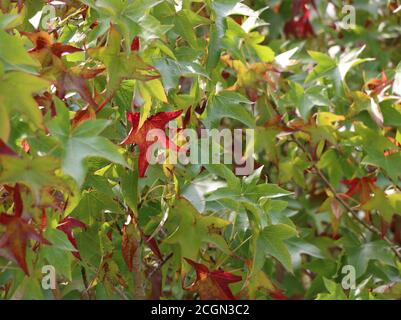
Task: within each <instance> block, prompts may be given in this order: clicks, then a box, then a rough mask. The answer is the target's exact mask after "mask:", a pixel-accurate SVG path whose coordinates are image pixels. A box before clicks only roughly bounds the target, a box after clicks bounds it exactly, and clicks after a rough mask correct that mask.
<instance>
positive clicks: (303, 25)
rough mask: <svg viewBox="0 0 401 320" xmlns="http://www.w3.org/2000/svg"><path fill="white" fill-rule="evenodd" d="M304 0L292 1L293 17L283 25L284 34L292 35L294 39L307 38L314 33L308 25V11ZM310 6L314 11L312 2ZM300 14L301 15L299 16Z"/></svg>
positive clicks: (309, 24)
mask: <svg viewBox="0 0 401 320" xmlns="http://www.w3.org/2000/svg"><path fill="white" fill-rule="evenodd" d="M306 2H308V1H306V0H302V1H294V2H293V7H292V11H293V15H292V18H291V20H289V21H287V23H286V24H285V25H284V33H285V34H286V35H287V36H289V35H293V36H294V37H295V38H301V39H303V38H307V37H308V36H314V35H315V32H314V31H313V27H312V25H311V23H310V15H311V13H310V10H309V9H308V6H307V4H306ZM311 3H312V5H313V6H314V7H315V9H316V5H315V3H314V1H313V0H312V1H311ZM301 12H302V14H301V15H299V14H300V13H301Z"/></svg>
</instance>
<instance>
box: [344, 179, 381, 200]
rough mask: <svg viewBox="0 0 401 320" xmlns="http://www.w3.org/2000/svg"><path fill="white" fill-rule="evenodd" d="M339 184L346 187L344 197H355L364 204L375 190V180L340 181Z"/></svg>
mask: <svg viewBox="0 0 401 320" xmlns="http://www.w3.org/2000/svg"><path fill="white" fill-rule="evenodd" d="M341 183H342V184H344V185H346V186H348V190H347V192H346V193H345V194H346V196H348V197H352V196H354V195H356V196H357V197H358V198H359V201H360V202H361V203H362V204H364V203H365V202H367V201H368V200H369V199H370V197H371V194H372V192H373V190H374V189H375V183H376V178H370V177H363V178H353V179H351V180H342V181H341Z"/></svg>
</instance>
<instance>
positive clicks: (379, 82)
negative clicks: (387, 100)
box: [365, 70, 393, 96]
mask: <svg viewBox="0 0 401 320" xmlns="http://www.w3.org/2000/svg"><path fill="white" fill-rule="evenodd" d="M392 83H393V81H392V80H388V78H387V75H386V73H385V72H384V70H383V71H382V74H381V77H380V78H372V79H370V80H369V81H368V82H367V83H366V84H365V88H366V89H368V90H370V91H371V92H369V94H370V95H371V96H376V95H378V94H380V92H382V90H383V89H385V88H386V87H387V86H388V87H390V85H391V84H392Z"/></svg>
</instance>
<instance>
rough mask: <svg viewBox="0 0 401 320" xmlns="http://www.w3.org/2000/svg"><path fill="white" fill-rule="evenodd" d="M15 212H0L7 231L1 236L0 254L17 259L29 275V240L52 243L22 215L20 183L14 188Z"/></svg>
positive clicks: (0, 219) (0, 220)
mask: <svg viewBox="0 0 401 320" xmlns="http://www.w3.org/2000/svg"><path fill="white" fill-rule="evenodd" d="M14 206H15V209H14V214H13V215H9V214H6V213H1V214H0V224H1V225H3V226H5V228H6V231H5V233H3V234H2V235H1V236H0V255H3V256H5V257H6V258H9V259H11V260H13V261H15V262H16V263H17V264H18V265H19V266H20V267H21V268H22V270H23V271H24V272H25V274H26V275H29V270H28V265H27V262H26V259H25V256H26V247H27V244H28V241H29V240H36V241H38V242H40V243H43V244H48V245H51V243H50V242H49V241H48V240H46V239H45V238H43V237H42V236H41V235H40V234H39V233H38V232H37V231H36V230H35V228H34V227H33V226H32V225H31V224H29V223H28V220H26V219H25V218H23V217H22V212H23V204H22V199H21V195H20V191H19V186H18V184H17V185H16V187H15V188H14Z"/></svg>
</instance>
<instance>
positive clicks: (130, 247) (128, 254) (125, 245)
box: [121, 224, 138, 272]
mask: <svg viewBox="0 0 401 320" xmlns="http://www.w3.org/2000/svg"><path fill="white" fill-rule="evenodd" d="M134 229H135V228H134V225H133V224H129V225H124V227H123V237H122V245H121V249H122V254H123V258H124V261H125V263H126V264H127V266H128V270H129V271H130V272H132V271H133V264H134V255H135V252H136V250H138V241H137V239H136V237H135V230H134Z"/></svg>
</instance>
